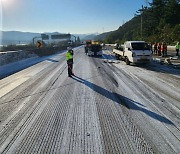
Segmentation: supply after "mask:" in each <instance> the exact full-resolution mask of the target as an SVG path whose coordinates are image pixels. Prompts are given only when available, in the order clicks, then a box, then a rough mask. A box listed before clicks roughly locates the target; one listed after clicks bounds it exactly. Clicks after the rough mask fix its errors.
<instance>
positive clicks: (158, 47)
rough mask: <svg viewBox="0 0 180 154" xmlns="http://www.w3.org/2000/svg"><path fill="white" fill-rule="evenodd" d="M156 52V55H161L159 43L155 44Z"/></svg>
mask: <svg viewBox="0 0 180 154" xmlns="http://www.w3.org/2000/svg"><path fill="white" fill-rule="evenodd" d="M157 53H158V56H161V43H158V44H157Z"/></svg>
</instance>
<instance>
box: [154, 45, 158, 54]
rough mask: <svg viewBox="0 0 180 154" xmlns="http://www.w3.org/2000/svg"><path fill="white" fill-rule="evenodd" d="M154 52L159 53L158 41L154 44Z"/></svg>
mask: <svg viewBox="0 0 180 154" xmlns="http://www.w3.org/2000/svg"><path fill="white" fill-rule="evenodd" d="M154 54H157V43H155V44H154Z"/></svg>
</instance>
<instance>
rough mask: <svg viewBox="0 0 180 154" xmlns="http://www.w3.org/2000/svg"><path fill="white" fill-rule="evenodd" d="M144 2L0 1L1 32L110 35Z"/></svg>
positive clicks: (88, 0)
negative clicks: (110, 32)
mask: <svg viewBox="0 0 180 154" xmlns="http://www.w3.org/2000/svg"><path fill="white" fill-rule="evenodd" d="M142 5H146V0H0V30H2V31H23V32H40V33H43V32H60V33H73V34H90V33H103V32H108V31H113V30H116V29H118V28H119V26H121V25H122V24H123V23H125V22H126V21H128V20H130V19H132V18H133V17H134V14H135V13H136V11H137V10H138V9H139V8H141V6H142Z"/></svg>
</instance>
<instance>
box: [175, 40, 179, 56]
mask: <svg viewBox="0 0 180 154" xmlns="http://www.w3.org/2000/svg"><path fill="white" fill-rule="evenodd" d="M179 50H180V44H179V42H178V43H177V44H176V56H179Z"/></svg>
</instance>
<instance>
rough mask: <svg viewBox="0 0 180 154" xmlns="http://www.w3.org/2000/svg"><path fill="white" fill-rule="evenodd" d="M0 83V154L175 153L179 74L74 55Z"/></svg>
mask: <svg viewBox="0 0 180 154" xmlns="http://www.w3.org/2000/svg"><path fill="white" fill-rule="evenodd" d="M74 73H75V75H76V76H75V77H73V78H70V77H67V65H66V61H65V53H60V54H57V55H55V56H54V57H51V58H48V59H46V60H44V61H42V62H40V63H38V64H35V65H33V66H31V67H29V68H26V69H24V70H22V71H20V72H17V73H15V74H13V75H11V76H9V77H6V78H4V79H1V80H0V153H2V154H14V153H17V154H24V153H27V154H36V153H42V154H45V153H46V154H51V153H58V154H66V153H69V154H90V153H92V154H105V153H107V154H121V153H133V154H134V153H137V154H140V153H163V154H164V153H167V154H174V153H180V71H179V70H178V69H173V68H170V67H167V66H163V65H160V64H155V63H152V64H151V65H147V66H133V65H131V66H128V65H126V64H125V63H124V62H122V61H117V60H115V58H114V56H113V55H112V54H111V53H110V51H108V50H105V51H104V54H103V56H102V57H89V56H87V55H85V53H84V48H83V46H81V47H78V48H76V49H75V50H74Z"/></svg>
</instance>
